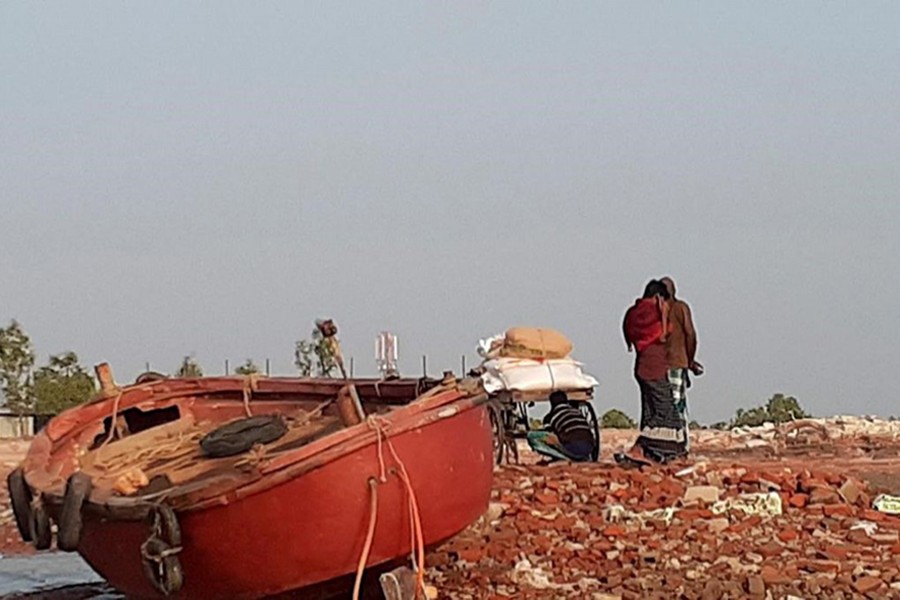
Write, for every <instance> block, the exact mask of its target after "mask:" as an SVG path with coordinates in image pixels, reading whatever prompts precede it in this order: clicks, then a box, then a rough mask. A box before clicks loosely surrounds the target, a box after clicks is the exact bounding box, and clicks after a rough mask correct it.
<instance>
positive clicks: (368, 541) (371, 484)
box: [353, 477, 378, 600]
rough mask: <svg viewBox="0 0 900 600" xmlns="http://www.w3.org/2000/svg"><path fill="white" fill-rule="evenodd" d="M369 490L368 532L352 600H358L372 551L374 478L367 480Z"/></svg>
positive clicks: (375, 513) (375, 505)
mask: <svg viewBox="0 0 900 600" xmlns="http://www.w3.org/2000/svg"><path fill="white" fill-rule="evenodd" d="M369 490H370V491H371V492H372V503H371V505H370V506H369V531H368V533H366V542H365V544H363V551H362V555H360V557H359V564H358V565H357V566H356V582H355V583H354V584H353V600H359V590H360V587H361V586H362V578H363V573H364V572H365V570H366V561H368V560H369V552H371V550H372V540H374V539H375V522H376V521H377V520H378V481H377V480H376V479H375V478H374V477H370V478H369Z"/></svg>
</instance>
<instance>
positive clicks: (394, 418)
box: [26, 377, 491, 520]
mask: <svg viewBox="0 0 900 600" xmlns="http://www.w3.org/2000/svg"><path fill="white" fill-rule="evenodd" d="M204 379H207V378H204ZM208 379H215V380H216V381H214V382H212V383H216V384H221V383H229V384H237V383H243V382H245V381H246V380H247V378H234V377H231V378H208ZM162 381H166V380H162ZM162 381H154V382H151V383H148V384H141V385H139V386H134V387H136V388H144V389H134V388H131V389H129V388H125V389H124V390H122V393H123V394H124V393H127V392H129V391H132V392H135V391H136V392H139V396H137V397H135V398H134V399H133V400H132V399H129V401H128V402H127V403H125V404H123V405H122V406H123V407H124V408H129V407H131V406H136V405H138V404H142V403H144V402H147V401H148V400H150V398H146V397H144V394H140V392H144V391H145V390H146V388H149V387H150V386H152V385H154V384H159V383H162ZM168 381H169V382H172V381H179V382H182V381H192V380H168ZM194 381H202V379H197V380H194ZM258 381H259V382H260V383H261V382H263V381H266V382H267V383H270V384H271V383H274V385H267V386H266V387H267V388H270V389H268V390H265V391H267V392H270V393H278V392H287V391H292V392H296V388H295V387H294V388H291V386H296V385H298V384H303V383H307V384H310V383H311V384H313V385H317V384H324V385H325V386H328V387H333V388H335V389H337V388H338V387H340V385H346V382H345V381H344V380H321V379H320V380H310V379H308V378H302V379H301V378H273V379H262V378H261V379H259V380H258ZM358 381H360V380H352V383H357V382H358ZM414 382H415V383H416V384H417V385H418V384H419V383H420V382H421V380H403V381H402V382H390V381H388V382H380V383H394V386H395V387H397V383H400V385H412V384H413V383H414ZM364 383H375V384H377V383H379V380H374V379H373V380H368V381H364ZM279 384H280V385H279ZM242 389H243V386H242V385H241V386H234V385H230V386H228V387H224V388H223V387H220V386H219V385H216V386H201V387H200V388H199V389H197V388H194V389H191V388H187V389H184V388H182V391H178V392H173V391H170V390H167V391H166V392H164V393H163V394H162V395H161V396H159V397H155V398H152V401H153V402H154V404H156V403H159V402H167V401H171V400H174V399H175V398H177V397H189V396H192V395H196V394H198V393H200V394H202V393H204V392H205V393H222V392H235V391H241V390H242ZM259 391H263V390H259ZM150 395H151V397H152V396H154V395H155V394H154V393H153V391H150ZM490 399H491V398H490V396H489V395H488V394H487V393H486V392H484V391H483V390H478V391H474V390H473V391H471V392H466V391H463V390H461V389H460V388H459V386H453V387H450V386H441V385H437V386H436V387H434V388H432V389H430V390H428V391H426V392H425V393H423V394H421V395H419V396H418V397H416V398H415V399H413V400H411V401H409V402H408V403H406V404H399V405H395V406H394V407H393V408H392V410H391V411H390V412H389V413H386V414H383V415H379V419H380V420H382V421H383V423H385V424H386V425H387V426H386V427H385V428H384V431H383V432H382V433H383V435H384V436H385V438H391V437H395V436H398V435H402V434H404V433H407V432H409V431H412V430H415V429H418V428H423V427H427V426H428V425H430V424H432V423H435V422H438V421H441V420H443V419H444V418H448V417H452V416H455V415H457V414H460V413H462V412H464V411H467V410H471V409H474V408H477V407H479V406H481V405H484V404H486V403H488V402H489V401H490ZM103 400H112V398H111V397H110V396H107V397H105V398H101V399H97V400H94V401H92V404H96V403H98V402H101V401H103ZM229 402H234V400H230V401H229ZM452 406H458V407H459V408H458V409H457V410H456V411H454V412H453V413H452V414H449V415H442V414H441V413H442V411H444V410H446V409H447V408H449V407H452ZM75 410H78V409H75ZM92 422H93V421H90V422H87V423H84V424H82V426H81V427H78V426H77V425H76V426H74V427H72V428H71V429H70V430H69V431H68V432H67V433H66V435H65V436H64V437H63V438H62V439H60V440H59V441H57V442H55V443H53V442H52V440H49V435H47V434H46V432H42V433H41V435H43V436H44V437H45V438H48V441H51V444H47V445H46V448H43V449H42V452H41V453H42V454H43V456H42V457H40V458H42V459H43V461H42V462H44V463H46V461H48V460H49V459H50V457H51V456H52V454H53V449H54V447H59V446H62V445H64V444H65V438H68V437H72V436H75V435H77V434H78V433H81V432H82V431H83V430H84V429H85V428H86V427H88V426H90V424H91V423H92ZM378 435H380V434H379V433H378V432H376V430H375V429H374V428H373V427H372V426H371V425H370V424H369V423H368V422H366V421H364V422H362V423H360V424H357V425H354V426H351V427H347V428H344V429H341V430H340V431H336V432H333V433H331V434H329V435H326V436H324V437H322V438H319V439H316V440H313V441H312V442H310V443H308V444H305V445H303V446H300V447H298V448H294V449H290V450H287V451H285V452H284V453H283V454H279V455H278V456H276V457H275V458H273V459H272V461H271V462H269V463H267V464H263V465H261V468H256V469H253V470H252V471H250V472H249V473H243V474H238V473H236V474H235V475H220V476H218V477H213V478H210V479H207V480H205V481H203V482H196V489H191V484H190V483H186V484H183V487H182V489H181V491H180V493H178V494H177V495H174V496H173V498H174V501H173V502H172V503H171V506H173V508H174V509H175V510H176V511H178V512H192V511H200V510H205V509H209V508H213V507H216V506H224V505H227V504H231V503H233V502H235V501H237V500H240V499H243V498H246V497H249V496H253V495H256V494H259V493H263V492H265V491H266V490H269V489H271V488H272V487H275V486H278V485H280V484H282V483H284V482H286V481H289V480H291V479H294V478H296V477H300V476H303V475H305V474H306V473H309V472H311V471H313V470H315V469H318V468H322V467H324V466H326V465H327V464H328V463H330V462H332V461H334V460H336V459H338V458H340V457H342V456H345V455H347V454H350V453H353V452H357V451H359V450H362V449H364V448H365V447H367V446H370V445H373V444H375V443H376V442H377V438H378ZM30 454H31V450H29V455H30ZM35 458H37V457H35ZM26 475H27V473H26ZM241 479H244V480H243V481H241ZM217 484H218V485H221V486H223V489H221V490H218V491H215V492H211V491H210V490H211V489H215V486H216V485H217ZM35 489H36V492H37V493H39V494H40V495H41V497H42V501H43V503H44V504H45V505H46V506H48V507H50V508H51V510H53V509H58V508H59V507H61V505H62V501H63V494H64V492H63V489H64V487H63V488H59V489H53V488H51V489H45V490H40V489H37V488H35ZM176 489H177V488H176ZM204 491H206V492H207V493H205V494H204V493H203V492H204ZM166 492H167V491H163V492H158V493H157V494H155V495H151V496H134V497H113V498H105V499H104V500H103V501H95V500H91V499H87V501H86V502H85V504H84V507H83V510H84V512H85V514H91V515H96V516H99V517H102V518H111V519H116V520H138V519H144V518H146V517H147V515H148V514H149V512H150V510H151V509H152V508H153V507H154V506H156V505H158V504H159V503H161V502H163V501H164V500H165V496H166Z"/></svg>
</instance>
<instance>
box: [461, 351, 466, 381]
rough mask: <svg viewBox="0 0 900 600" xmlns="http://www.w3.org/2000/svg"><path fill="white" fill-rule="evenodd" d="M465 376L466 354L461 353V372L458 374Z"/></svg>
mask: <svg viewBox="0 0 900 600" xmlns="http://www.w3.org/2000/svg"><path fill="white" fill-rule="evenodd" d="M465 376H466V355H465V354H463V355H462V373H461V374H460V377H465Z"/></svg>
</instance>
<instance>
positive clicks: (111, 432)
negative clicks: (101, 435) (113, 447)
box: [97, 388, 122, 451]
mask: <svg viewBox="0 0 900 600" xmlns="http://www.w3.org/2000/svg"><path fill="white" fill-rule="evenodd" d="M121 399H122V388H119V393H118V394H116V399H115V400H113V409H112V414H111V415H110V416H109V435H107V436H106V439H105V440H103V443H102V444H100V448H103V446H105V445H107V444H108V443H110V442H111V441H112V439H113V437H115V435H116V417H118V416H119V401H120V400H121ZM100 448H98V449H97V450H98V451H99V450H100Z"/></svg>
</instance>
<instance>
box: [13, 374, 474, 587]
mask: <svg viewBox="0 0 900 600" xmlns="http://www.w3.org/2000/svg"><path fill="white" fill-rule="evenodd" d="M98 375H99V376H100V379H101V383H102V384H103V390H104V391H102V392H101V393H100V395H99V396H98V397H97V398H95V399H94V400H93V401H91V402H90V403H88V404H86V405H83V406H81V407H78V408H76V409H73V410H70V411H67V412H65V413H63V414H61V415H59V416H58V417H56V418H55V419H53V420H52V421H50V423H48V425H47V426H46V427H45V428H44V429H43V430H42V431H41V432H40V433H39V434H38V435H37V436H36V437H35V439H34V441H33V443H32V445H31V448H30V449H29V452H28V454H27V457H26V458H25V460H24V462H23V464H22V466H21V468H20V469H17V470H16V471H14V472H13V474H12V475H10V478H9V481H8V483H9V485H10V490H11V493H12V496H13V500H14V504H15V509H16V517H17V521H18V523H19V525H20V530H21V531H22V533H23V537H26V538H29V537H30V538H31V539H32V540H33V541H34V542H35V543H36V544H38V545H39V547H40V546H46V545H47V544H48V543H49V523H50V522H51V521H52V522H55V523H56V524H57V528H58V533H57V546H59V547H60V548H61V549H68V550H77V551H78V552H79V553H80V554H81V555H82V556H83V557H84V558H85V560H86V561H87V562H88V563H89V564H90V565H91V566H92V567H93V568H94V569H95V570H96V571H97V572H98V573H99V574H100V575H101V576H103V577H104V578H106V579H107V580H108V581H109V583H110V584H111V585H112V586H114V587H115V588H117V589H119V590H120V591H122V592H123V593H125V594H126V595H128V596H129V597H134V598H159V597H165V596H170V597H178V598H259V597H265V596H271V595H277V594H281V593H284V592H287V591H290V590H298V589H303V590H304V593H305V594H306V593H307V592H310V590H319V591H322V590H324V591H331V590H333V589H334V585H337V586H338V587H337V589H338V590H340V591H342V592H343V593H344V595H345V597H346V595H347V593H348V591H349V587H352V586H353V583H354V577H355V574H356V573H357V572H360V573H361V572H362V568H363V567H366V568H368V567H376V566H381V567H384V566H386V565H390V564H392V563H395V562H396V561H398V560H404V559H406V558H407V557H409V556H410V555H411V553H412V554H414V555H415V557H416V560H417V561H421V556H422V555H421V551H422V548H423V547H427V546H431V545H434V544H437V543H439V542H441V541H443V540H446V539H448V538H450V537H452V536H453V535H455V534H456V533H458V532H459V531H461V530H462V529H464V528H465V527H466V526H468V525H469V524H471V523H472V522H474V521H475V520H476V519H477V518H478V517H479V516H480V515H481V514H482V513H483V512H484V511H485V509H486V508H487V504H488V500H489V497H490V489H491V479H492V443H491V426H490V419H489V415H488V411H487V406H486V403H487V400H488V398H487V395H486V394H485V393H484V392H483V390H482V389H481V388H480V385H479V384H478V382H477V381H474V380H462V381H456V380H454V379H452V378H450V379H445V380H444V381H442V382H434V381H432V382H431V383H425V384H423V382H422V381H420V380H410V379H407V380H395V381H376V380H359V379H357V380H326V379H318V380H316V379H295V378H265V377H260V378H256V377H250V378H247V377H216V378H198V379H162V380H158V381H153V382H150V383H143V384H139V385H133V386H128V387H124V388H118V387H116V386H115V384H114V383H112V380H111V376H109V375H108V373H104V372H103V371H100V370H98ZM425 387H430V389H428V390H427V391H425V390H424V389H423V388H425ZM361 409H362V410H361ZM248 413H252V415H277V416H278V418H277V419H276V420H278V421H280V422H282V423H283V424H284V425H286V427H284V431H283V432H282V434H281V436H280V437H279V438H278V439H275V440H273V441H268V442H265V441H264V442H262V443H258V444H256V445H255V446H253V448H252V449H250V450H249V451H245V452H241V453H239V454H236V455H231V456H220V457H210V456H209V454H208V453H206V452H205V450H204V448H202V447H201V444H200V443H198V442H199V441H200V440H209V439H211V437H214V435H215V434H213V435H212V436H211V435H210V433H211V432H212V431H213V430H216V429H217V428H218V429H220V428H221V426H222V425H223V424H227V423H234V422H237V423H242V422H247V421H242V419H244V418H245V417H246V416H247V414H248ZM361 419H362V420H361ZM354 421H356V423H355V424H354ZM226 429H227V428H226ZM220 431H221V429H220ZM220 441H221V439H220ZM232 441H233V440H232ZM17 498H18V501H17V502H16V499H17ZM376 570H377V569H376ZM304 597H305V596H304Z"/></svg>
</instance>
